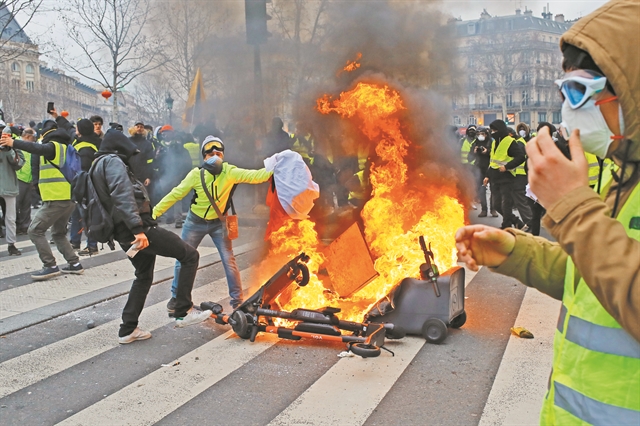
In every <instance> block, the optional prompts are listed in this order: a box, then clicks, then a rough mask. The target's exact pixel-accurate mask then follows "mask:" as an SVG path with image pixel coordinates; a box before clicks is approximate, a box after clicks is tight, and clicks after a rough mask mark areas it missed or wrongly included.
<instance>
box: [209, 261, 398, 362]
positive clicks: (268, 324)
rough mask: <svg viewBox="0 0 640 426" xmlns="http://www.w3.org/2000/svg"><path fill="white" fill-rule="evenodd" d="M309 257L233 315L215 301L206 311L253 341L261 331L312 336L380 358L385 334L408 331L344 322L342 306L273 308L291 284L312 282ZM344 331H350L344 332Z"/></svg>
mask: <svg viewBox="0 0 640 426" xmlns="http://www.w3.org/2000/svg"><path fill="white" fill-rule="evenodd" d="M308 261H309V257H308V256H307V255H306V254H305V253H300V254H299V255H297V256H296V257H294V258H293V259H292V260H290V261H289V262H287V263H286V264H285V265H284V266H283V267H282V268H280V270H278V272H276V273H275V274H274V275H273V276H272V277H271V278H270V279H269V280H268V281H267V282H266V283H265V284H264V285H263V286H262V287H260V289H258V291H256V292H255V293H254V294H253V295H252V296H251V297H249V298H248V299H247V300H245V301H244V302H243V303H242V304H241V305H240V306H238V307H237V308H236V309H235V310H234V311H233V312H232V313H231V314H229V315H227V314H224V313H223V309H222V306H221V305H219V304H217V303H214V302H202V303H201V304H200V307H201V308H202V309H203V310H207V309H208V310H211V311H212V312H213V314H212V315H211V316H212V317H213V318H214V319H215V321H216V322H217V323H218V324H223V325H227V324H228V325H231V328H232V329H233V331H234V332H235V333H236V334H237V335H238V336H239V337H240V338H242V339H248V340H249V341H251V342H254V341H255V339H256V336H257V334H258V333H259V332H265V333H272V334H277V335H278V337H280V338H283V339H289V340H300V339H302V338H310V339H314V340H325V341H331V342H343V343H347V348H348V349H350V350H351V351H352V352H353V353H354V354H356V355H359V356H361V357H363V358H368V357H377V356H379V355H380V353H381V349H385V350H386V351H388V352H390V353H391V354H393V352H391V351H390V350H389V349H387V348H385V347H384V342H385V337H386V338H389V339H401V338H402V337H404V335H405V332H404V330H402V329H401V328H400V327H397V326H395V325H394V324H392V323H389V322H385V323H381V322H380V323H370V322H364V323H358V322H352V321H343V320H341V319H339V318H338V317H337V316H336V314H338V313H339V312H340V309H339V308H334V307H326V308H323V309H320V310H311V309H294V310H293V311H291V312H289V311H281V310H274V309H271V306H272V304H273V301H274V300H275V298H276V297H277V296H278V295H279V294H280V293H281V292H282V291H283V290H284V289H285V288H287V287H288V286H289V285H290V284H291V283H293V282H295V283H296V284H297V285H298V286H300V287H304V286H305V285H307V284H308V283H309V269H308V267H307V265H306V263H307V262H308ZM274 318H282V319H286V320H289V321H292V322H296V324H295V325H293V326H292V327H280V326H276V325H275V324H274V321H273V320H274ZM342 331H347V332H350V333H351V334H344V335H343V334H342Z"/></svg>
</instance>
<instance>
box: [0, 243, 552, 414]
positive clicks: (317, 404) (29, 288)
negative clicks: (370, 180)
mask: <svg viewBox="0 0 640 426" xmlns="http://www.w3.org/2000/svg"><path fill="white" fill-rule="evenodd" d="M22 247H23V248H25V247H28V244H24V245H22ZM199 251H200V253H201V256H203V255H207V254H211V253H213V252H214V251H215V249H213V248H210V247H200V248H199ZM101 255H102V254H101ZM34 256H35V258H34ZM26 257H27V258H29V259H31V258H33V261H34V262H38V259H37V255H35V254H29V255H28V256H26ZM7 262H8V263H7ZM5 264H6V265H5ZM18 264H20V260H19V259H15V258H7V259H3V260H2V261H1V262H0V265H2V267H0V273H1V274H2V275H1V276H2V277H3V278H8V277H12V276H15V275H17V274H23V273H24V272H25V271H24V269H20V267H18V266H16V265H18ZM5 266H6V267H5ZM172 266H173V260H172V259H165V258H160V257H159V258H158V262H157V263H156V271H158V270H161V269H166V268H171V267H172ZM105 271H111V272H112V271H118V276H114V277H112V278H113V279H111V278H109V277H106V276H105V277H103V275H104V274H105V273H106V272H105ZM241 273H242V278H243V283H244V284H245V286H249V285H251V284H252V283H251V280H250V277H251V276H252V275H254V273H255V271H253V270H252V268H245V269H243V270H242V271H241ZM112 275H113V274H112ZM132 276H133V268H132V267H131V265H130V263H129V261H128V260H126V259H125V260H116V261H113V262H110V263H106V264H104V265H99V266H95V267H92V268H88V269H87V271H86V273H85V275H84V276H79V277H76V276H73V277H67V278H63V279H58V280H50V281H46V282H43V283H33V284H23V285H21V286H20V287H16V288H8V289H5V290H4V291H0V319H3V318H8V317H10V316H12V315H16V314H18V313H20V312H28V311H30V310H33V309H35V308H37V307H40V306H45V305H46V303H54V302H55V301H58V300H61V299H60V297H58V296H56V295H48V294H47V291H48V289H50V288H51V287H52V286H56V287H57V288H58V293H60V294H65V295H66V296H65V297H73V295H74V294H87V293H91V292H94V291H97V290H99V289H100V288H103V287H106V286H109V285H112V284H114V283H116V282H122V281H125V280H130V279H131V278H132ZM475 277H476V274H475V273H472V272H471V271H467V275H466V285H467V286H468V285H469V284H470V283H473V280H474V279H475ZM253 284H254V286H255V283H253ZM19 289H21V290H20V291H18V290H19ZM227 293H228V289H227V285H226V279H225V278H221V279H217V280H214V281H212V282H210V283H209V284H207V285H203V286H201V287H199V288H196V289H194V291H193V299H194V300H197V301H200V300H214V301H222V300H224V299H226V298H227ZM19 294H20V295H21V297H24V295H25V294H32V298H30V297H26V298H24V300H22V302H21V304H22V306H21V307H20V308H19V309H18V308H16V305H17V304H18V303H17V301H16V300H15V298H16V297H17V295H19ZM47 301H48V302H47ZM165 305H166V300H162V301H161V302H159V303H156V304H154V305H151V306H148V307H146V308H145V309H144V311H143V313H142V315H141V318H140V326H141V328H143V329H145V330H149V331H151V332H152V333H155V332H159V330H161V329H163V328H164V327H167V326H170V323H171V321H172V320H171V319H170V318H168V316H167V313H166V308H165ZM554 315H555V317H554ZM556 317H557V302H554V301H550V300H549V299H548V298H546V296H542V295H539V294H536V293H535V291H534V290H528V291H527V293H526V296H525V299H524V300H523V302H522V306H521V308H520V312H519V314H518V317H517V319H516V320H515V325H527V327H528V328H529V329H530V330H531V331H533V332H534V334H535V335H536V339H534V340H531V341H525V340H522V339H517V338H515V337H511V338H510V339H509V341H508V345H507V348H506V351H505V352H504V356H503V358H502V360H501V362H500V368H499V370H498V372H497V376H496V379H495V382H494V384H493V387H492V389H491V391H490V394H489V396H488V400H487V403H486V405H485V406H484V411H483V413H482V417H481V418H476V419H475V420H476V421H477V420H480V424H481V425H489V424H516V423H517V424H535V423H537V415H538V410H539V406H540V398H541V395H544V390H545V387H546V375H547V374H548V370H549V365H550V361H551V344H550V338H551V339H552V336H553V329H554V327H555V318H556ZM119 324H120V320H119V319H114V320H111V321H109V322H106V323H104V324H102V325H99V326H98V327H96V328H93V329H90V330H86V331H83V332H80V333H77V334H73V335H71V336H70V337H67V338H64V339H62V340H59V341H55V342H53V343H49V344H46V345H44V346H42V347H39V348H37V349H34V350H30V351H26V352H24V353H22V354H21V355H18V356H15V357H13V358H9V359H6V360H5V361H4V362H2V363H0V404H2V403H3V402H2V401H5V400H9V398H12V397H13V396H14V395H21V392H25V391H26V390H29V389H32V388H33V387H34V386H39V384H42V383H47V382H53V383H55V381H56V380H57V377H58V376H59V375H60V374H61V373H69V372H72V371H73V370H74V369H75V368H77V366H78V365H80V364H82V363H85V362H87V361H90V360H97V359H99V358H100V357H104V356H105V354H107V353H108V352H110V351H113V350H114V349H116V348H118V347H119V345H118V342H117V338H116V337H117V331H118V326H119ZM33 327H38V326H33ZM195 327H198V326H195ZM180 332H182V330H177V332H176V335H179V333H180ZM464 333H465V331H464V328H463V329H462V335H464ZM550 336H551V337H550ZM152 340H155V339H152ZM150 342H151V341H150ZM279 342H280V340H279V339H278V338H277V337H276V336H273V335H265V334H261V335H259V337H258V339H256V342H253V343H251V342H249V341H244V340H242V339H239V338H238V337H237V336H235V334H234V333H233V332H232V331H231V330H228V331H227V332H223V334H219V335H217V337H215V338H213V339H212V340H210V341H208V342H207V343H204V344H202V345H200V346H197V347H196V348H195V349H192V350H189V351H186V352H185V353H183V354H182V355H180V356H179V357H178V359H177V360H178V361H179V365H177V366H175V367H160V366H159V365H157V366H156V367H155V368H151V369H149V370H148V372H146V373H145V374H144V375H142V376H141V377H140V378H137V379H135V380H127V379H126V378H122V379H121V383H122V385H121V386H120V387H119V389H116V390H115V391H114V392H111V393H110V395H108V396H106V397H105V398H102V399H100V400H99V401H92V402H90V403H87V404H86V405H84V406H83V407H82V408H81V409H80V410H78V411H76V412H69V411H68V415H67V416H64V417H63V418H60V419H58V420H56V421H55V422H54V423H58V424H63V425H93V424H99V425H102V424H104V425H125V424H131V425H146V424H155V423H158V422H160V423H162V420H163V419H165V418H168V416H171V415H173V414H174V413H178V412H179V410H181V409H183V408H184V407H188V406H189V404H191V403H193V401H196V400H197V399H198V398H201V397H202V396H203V395H206V394H207V391H209V390H211V389H213V388H214V387H216V386H217V385H218V384H219V383H221V382H222V381H223V380H225V379H226V378H227V377H229V376H230V375H231V374H233V373H235V372H237V371H240V370H242V369H245V368H248V367H247V365H249V364H252V363H258V364H259V363H260V362H261V359H262V358H264V357H265V356H266V354H268V353H270V351H272V350H273V349H274V348H276V347H277V346H278V343H279ZM531 342H533V343H535V346H532V345H531ZM138 344H143V345H144V344H147V343H134V344H133V345H131V346H134V345H138ZM429 346H430V345H428V344H426V343H425V341H424V339H423V338H422V337H406V338H405V339H402V340H398V341H389V342H387V347H388V348H389V349H390V350H392V351H393V352H395V357H391V355H390V354H388V353H386V352H384V351H383V352H382V355H381V356H380V357H378V358H371V359H362V358H360V357H350V358H342V359H339V360H337V361H333V360H332V361H331V362H330V365H328V366H327V368H326V370H322V372H321V373H320V375H319V377H318V378H317V379H314V381H313V382H312V383H310V384H309V386H308V387H306V389H305V390H304V391H302V392H300V393H299V394H293V395H290V398H289V399H288V400H287V401H286V402H285V403H284V404H283V405H282V406H281V408H280V409H279V414H277V415H275V416H271V417H270V418H259V417H258V418H256V420H255V421H253V422H252V423H255V424H270V425H290V424H306V425H315V424H317V425H328V424H344V425H362V424H365V423H366V422H367V419H369V418H370V416H371V415H372V413H373V412H374V411H375V410H376V408H377V407H378V406H379V404H380V403H381V401H383V399H384V398H385V397H386V396H387V395H389V394H390V393H392V392H398V391H399V389H400V388H401V387H402V386H401V384H400V381H401V380H402V377H403V375H404V374H406V372H407V371H408V368H409V366H410V365H411V364H412V362H414V361H415V360H416V358H417V357H418V356H420V354H422V353H424V352H425V351H428V350H429ZM127 349H128V350H129V349H130V347H129V346H127ZM302 350H303V351H304V350H309V346H306V347H304V348H303V349H302ZM0 352H1V350H0ZM132 353H134V352H132ZM336 354H337V353H336ZM333 356H334V357H335V354H334V355H333ZM532 359H536V360H541V359H544V360H545V361H547V362H542V363H540V362H535V363H532V361H531V360H532ZM523 364H526V365H527V369H528V371H526V370H523V369H522V368H521V366H522V365H523ZM96 365H102V362H98V361H96ZM532 365H535V371H533V373H532V374H531V375H532V376H533V377H530V378H529V379H527V380H524V379H523V377H524V376H526V375H527V374H529V373H531V372H532V370H531V368H532ZM101 368H104V366H102V367H101ZM514 376H515V377H514ZM543 378H544V380H543ZM267 393H268V392H267ZM514 395H516V396H514ZM77 397H78V398H81V396H77ZM444 398H446V397H444ZM505 401H507V403H506V405H505ZM245 403H247V402H245ZM248 404H249V405H251V403H250V402H248ZM2 407H5V405H2ZM328 407H330V409H329V408H328ZM0 410H2V409H0ZM1 413H2V411H0V414H1ZM96 419H100V420H99V421H96ZM426 423H429V421H428V419H420V421H419V422H418V421H417V422H416V423H415V424H426ZM9 424H12V423H9Z"/></svg>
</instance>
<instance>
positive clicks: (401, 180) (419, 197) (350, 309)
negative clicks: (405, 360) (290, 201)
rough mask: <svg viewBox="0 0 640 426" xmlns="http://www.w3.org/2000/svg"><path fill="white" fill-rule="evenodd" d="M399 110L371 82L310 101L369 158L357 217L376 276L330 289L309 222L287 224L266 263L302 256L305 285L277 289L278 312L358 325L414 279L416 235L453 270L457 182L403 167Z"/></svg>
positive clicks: (390, 95)
mask: <svg viewBox="0 0 640 426" xmlns="http://www.w3.org/2000/svg"><path fill="white" fill-rule="evenodd" d="M406 110H407V107H406V106H405V102H404V100H403V98H402V96H401V94H400V92H399V91H398V90H395V89H393V88H391V87H390V86H389V85H385V84H380V83H375V82H365V81H360V82H358V83H356V84H355V86H354V87H353V88H352V89H351V90H348V91H345V92H342V93H341V94H340V96H339V97H338V98H336V99H333V98H332V97H331V96H330V95H324V96H322V97H321V98H320V99H318V100H317V111H318V112H319V113H320V114H324V115H328V114H337V115H338V116H339V117H340V118H341V120H343V121H345V122H346V123H347V124H348V125H351V126H354V127H356V128H357V129H358V132H359V136H360V140H361V142H363V143H366V144H368V146H369V147H370V148H371V149H370V152H375V154H374V155H373V161H372V162H371V166H370V169H369V172H370V181H371V194H370V198H369V199H368V201H367V202H366V204H365V205H364V208H363V210H362V213H361V218H360V219H361V226H362V229H363V231H364V239H365V241H366V246H367V247H368V251H370V253H371V256H372V258H373V268H374V270H375V273H376V274H377V277H375V278H372V274H370V275H369V277H370V278H372V279H369V280H368V282H366V285H363V286H362V287H361V288H360V287H359V286H358V283H357V282H354V283H352V285H353V286H354V287H355V288H353V289H352V290H354V291H348V290H347V291H345V290H344V289H342V290H337V291H336V287H337V286H336V284H335V283H332V282H331V281H332V277H331V274H329V273H327V271H326V268H327V264H329V265H330V263H331V262H327V251H326V250H327V249H326V247H325V246H324V245H323V244H322V242H321V241H320V240H319V238H318V234H317V233H316V231H315V228H314V223H313V222H312V221H311V220H302V221H293V220H291V221H288V222H287V223H285V224H284V225H283V226H282V227H281V228H280V229H278V230H277V231H275V232H273V233H272V234H271V236H270V238H269V242H270V244H271V249H270V252H269V255H268V258H267V261H266V263H276V264H277V263H279V262H281V261H282V259H283V258H292V257H293V256H295V255H296V254H298V253H300V252H305V253H306V254H307V255H308V256H309V262H308V263H307V266H308V268H309V283H308V285H307V286H306V287H304V288H297V287H292V288H291V289H287V290H285V291H283V292H282V293H281V294H280V295H279V296H278V297H277V298H276V300H275V303H276V304H277V305H278V307H279V308H281V309H283V310H293V309H298V308H305V309H321V308H324V307H327V306H331V307H336V308H340V309H341V314H340V316H341V318H342V319H343V320H348V321H360V320H362V318H363V316H364V315H365V313H367V312H368V311H369V310H370V309H372V308H373V307H374V306H375V305H376V303H377V302H378V301H379V300H381V299H383V298H385V297H386V296H387V295H388V294H390V293H391V291H392V290H393V289H394V288H395V287H396V286H398V284H399V283H400V282H401V281H402V280H403V279H405V278H406V277H416V278H419V277H420V266H421V264H423V263H424V253H423V251H422V250H421V248H420V245H419V244H418V240H419V237H420V236H423V235H424V236H426V237H427V239H428V241H429V242H430V249H429V250H430V253H431V254H430V256H431V259H432V260H433V262H434V263H435V264H437V265H441V266H442V267H443V268H445V269H449V268H451V267H453V266H455V265H456V252H455V246H454V234H455V231H456V230H457V229H458V228H459V227H461V226H463V225H464V223H465V214H464V208H463V206H462V204H461V202H460V201H459V200H458V197H459V194H458V190H457V188H456V186H455V184H456V183H455V182H453V181H451V182H446V181H445V182H444V183H443V182H442V181H438V180H434V179H430V178H429V177H428V176H426V175H425V174H424V173H423V172H420V170H419V169H418V168H417V166H414V165H412V164H414V163H415V162H411V161H409V157H408V156H409V152H410V151H411V149H415V147H414V146H412V145H413V142H412V141H411V139H410V138H409V136H407V135H409V134H411V129H410V128H409V126H410V123H411V121H410V120H409V119H408V118H407V117H408V116H407V114H406ZM359 250H361V249H359ZM365 275H367V274H365ZM333 278H335V276H334V277H333ZM362 284H365V283H362Z"/></svg>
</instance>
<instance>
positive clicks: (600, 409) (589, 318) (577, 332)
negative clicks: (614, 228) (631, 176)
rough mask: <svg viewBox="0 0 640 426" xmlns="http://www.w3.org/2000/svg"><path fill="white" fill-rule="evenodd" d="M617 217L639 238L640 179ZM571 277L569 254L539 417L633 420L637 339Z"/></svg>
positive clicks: (639, 411) (639, 417)
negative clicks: (549, 367) (551, 358)
mask: <svg viewBox="0 0 640 426" xmlns="http://www.w3.org/2000/svg"><path fill="white" fill-rule="evenodd" d="M607 186H609V185H607ZM607 190H608V188H607ZM616 220H618V221H619V222H620V223H622V225H623V226H624V227H625V229H626V231H627V235H628V236H629V238H633V239H635V240H640V185H637V186H636V187H635V188H634V190H633V192H632V193H631V196H630V197H629V199H628V200H627V202H626V203H625V205H624V206H623V207H622V209H621V211H620V214H619V215H618V217H617V218H616ZM575 277H576V268H575V265H574V263H573V261H572V260H571V258H569V259H568V260H567V272H566V275H565V281H564V294H563V297H562V309H561V311H560V318H559V319H558V327H557V330H556V333H555V338H554V343H553V352H554V353H553V370H552V372H551V378H550V380H549V385H550V387H549V390H548V392H547V395H546V397H545V400H544V404H543V406H542V412H541V413H540V423H541V424H544V425H576V424H577V425H583V424H594V425H638V424H640V343H639V342H638V341H637V340H635V339H634V338H633V337H632V336H631V335H630V334H629V333H627V332H626V331H625V330H624V329H623V328H622V327H621V326H620V324H619V323H618V322H617V321H616V320H615V319H614V318H613V317H612V316H611V315H609V313H608V312H607V311H606V310H605V309H604V308H603V307H602V305H601V304H600V302H599V301H598V299H597V298H596V296H595V295H594V294H593V292H592V291H591V289H589V286H588V285H587V284H586V282H585V281H584V279H583V278H580V280H579V281H578V285H577V286H576V285H575ZM612 284H615V283H612Z"/></svg>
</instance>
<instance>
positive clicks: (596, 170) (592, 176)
mask: <svg viewBox="0 0 640 426" xmlns="http://www.w3.org/2000/svg"><path fill="white" fill-rule="evenodd" d="M584 156H585V157H586V159H587V163H589V186H590V187H592V188H593V187H594V186H596V185H597V184H598V176H599V175H600V163H598V157H596V156H595V155H593V154H589V153H588V152H585V153H584Z"/></svg>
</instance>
